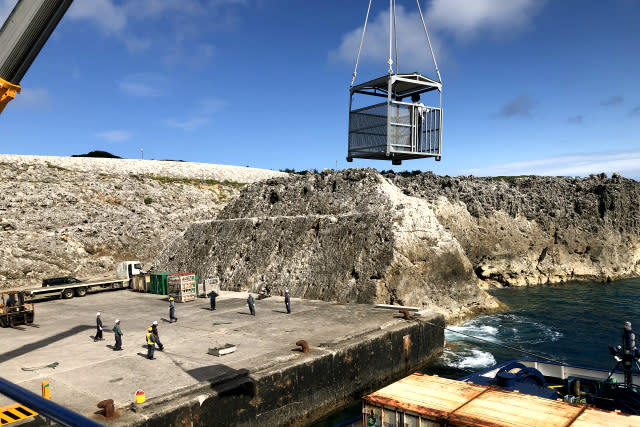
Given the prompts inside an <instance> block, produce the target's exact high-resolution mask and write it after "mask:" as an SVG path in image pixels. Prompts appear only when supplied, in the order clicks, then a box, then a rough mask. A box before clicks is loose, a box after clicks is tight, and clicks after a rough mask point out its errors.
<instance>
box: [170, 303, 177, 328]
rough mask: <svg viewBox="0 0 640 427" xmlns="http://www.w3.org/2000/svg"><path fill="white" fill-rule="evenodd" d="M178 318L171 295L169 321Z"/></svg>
mask: <svg viewBox="0 0 640 427" xmlns="http://www.w3.org/2000/svg"><path fill="white" fill-rule="evenodd" d="M177 321H178V318H177V317H176V302H175V301H174V300H173V297H170V298H169V322H170V323H173V322H177Z"/></svg>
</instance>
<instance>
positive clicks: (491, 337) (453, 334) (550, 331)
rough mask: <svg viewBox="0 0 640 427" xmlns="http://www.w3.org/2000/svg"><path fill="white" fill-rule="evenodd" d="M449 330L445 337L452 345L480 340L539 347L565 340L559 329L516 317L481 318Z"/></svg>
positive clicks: (512, 315) (496, 316)
mask: <svg viewBox="0 0 640 427" xmlns="http://www.w3.org/2000/svg"><path fill="white" fill-rule="evenodd" d="M449 329H450V330H449V331H447V332H446V333H445V339H446V340H447V341H449V342H455V341H474V339H473V338H471V337H477V338H480V339H482V340H486V341H490V342H493V343H497V344H501V343H504V344H507V345H509V344H519V345H535V344H541V343H544V342H554V341H558V340H559V339H561V338H562V337H563V336H564V334H563V332H562V331H560V330H559V329H557V328H554V327H552V326H548V325H545V324H544V323H541V322H538V321H535V320H532V319H530V318H527V317H526V316H522V315H518V314H512V313H511V314H509V313H507V314H505V313H499V314H495V315H487V316H479V317H477V318H476V319H473V320H470V321H469V322H466V323H464V324H462V325H459V326H453V327H450V328H449ZM470 336H471V337H470Z"/></svg>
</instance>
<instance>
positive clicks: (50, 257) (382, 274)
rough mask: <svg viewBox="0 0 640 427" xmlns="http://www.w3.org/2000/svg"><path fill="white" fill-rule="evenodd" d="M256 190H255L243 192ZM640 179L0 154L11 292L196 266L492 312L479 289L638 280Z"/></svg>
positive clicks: (244, 277)
mask: <svg viewBox="0 0 640 427" xmlns="http://www.w3.org/2000/svg"><path fill="white" fill-rule="evenodd" d="M245 183H252V184H250V185H244V184H245ZM639 226H640V184H639V183H638V182H636V181H633V180H629V179H624V178H622V177H620V176H618V175H615V174H614V176H612V177H610V178H608V177H607V176H605V175H597V176H591V177H588V178H553V177H501V178H476V177H457V178H452V177H441V176H437V175H434V174H432V173H421V174H383V175H380V174H378V173H377V172H376V171H374V170H346V171H341V172H331V171H327V172H324V173H321V174H314V173H310V174H306V175H289V174H283V173H279V172H274V171H266V170H259V169H252V168H244V167H233V166H219V165H206V164H196V163H183V162H157V161H149V160H144V161H142V160H124V159H91V158H61V157H43V156H40V157H38V156H10V155H0V241H1V242H2V245H0V287H5V288H6V287H12V288H13V287H25V286H38V285H39V284H40V281H41V280H42V278H44V277H52V276H60V275H74V276H82V277H87V276H91V275H97V274H106V273H110V272H112V269H113V266H114V263H115V262H117V261H121V260H125V259H132V258H133V259H140V260H142V261H143V262H145V263H146V264H147V266H149V265H150V264H151V261H153V260H154V259H156V258H157V262H156V267H157V268H158V269H160V268H163V269H164V268H167V269H172V270H173V269H177V270H183V269H189V270H195V271H197V272H199V273H200V275H201V277H203V278H207V277H218V278H220V279H221V280H222V283H223V286H224V287H226V288H228V289H251V290H257V288H258V287H260V286H261V283H269V284H271V285H272V287H274V289H275V290H282V289H284V288H289V289H290V290H291V291H292V294H293V295H294V296H301V297H302V296H304V297H307V298H318V299H324V300H332V301H358V302H386V303H390V302H393V303H399V304H410V305H426V306H431V307H434V308H437V309H439V310H440V311H441V312H443V313H445V314H447V316H449V317H452V316H466V315H467V314H469V313H473V312H476V311H478V310H483V309H487V310H492V309H494V308H495V307H496V303H495V301H493V300H492V299H491V298H489V297H487V295H486V294H485V293H484V292H482V291H480V290H479V289H478V283H480V285H481V286H486V285H490V284H498V285H537V284H543V283H556V282H562V281H566V280H571V279H577V280H582V279H585V280H601V281H606V280H615V279H619V278H624V277H631V276H640V228H639Z"/></svg>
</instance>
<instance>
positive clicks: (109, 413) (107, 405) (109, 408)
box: [98, 399, 116, 418]
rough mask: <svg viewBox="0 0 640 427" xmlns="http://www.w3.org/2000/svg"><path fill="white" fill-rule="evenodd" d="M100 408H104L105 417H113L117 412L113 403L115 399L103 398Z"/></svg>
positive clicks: (99, 404)
mask: <svg viewBox="0 0 640 427" xmlns="http://www.w3.org/2000/svg"><path fill="white" fill-rule="evenodd" d="M98 408H102V409H104V417H105V418H113V416H114V415H115V414H116V409H115V406H114V405H113V399H106V400H102V401H101V402H99V403H98Z"/></svg>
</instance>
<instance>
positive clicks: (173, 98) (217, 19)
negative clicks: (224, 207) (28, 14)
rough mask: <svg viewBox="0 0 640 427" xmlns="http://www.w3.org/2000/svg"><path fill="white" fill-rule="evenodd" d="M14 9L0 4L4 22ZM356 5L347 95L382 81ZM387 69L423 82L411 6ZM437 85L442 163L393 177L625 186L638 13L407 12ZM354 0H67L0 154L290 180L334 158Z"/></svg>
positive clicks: (469, 5) (639, 57) (374, 24)
mask: <svg viewBox="0 0 640 427" xmlns="http://www.w3.org/2000/svg"><path fill="white" fill-rule="evenodd" d="M15 3H16V0H0V19H1V20H2V21H4V19H5V18H6V16H7V15H8V14H9V12H10V10H11V9H12V8H13V6H14V5H15ZM388 4H389V3H388V1H386V0H373V6H372V13H371V16H370V20H369V24H368V27H367V34H366V38H365V46H364V50H363V54H362V57H361V60H360V65H359V68H358V76H357V79H356V83H358V82H362V81H365V80H367V79H369V78H373V77H379V76H382V75H384V74H386V71H387V64H386V56H387V49H388V42H387V41H386V33H387V30H386V25H388V24H387V16H388ZM397 4H398V18H397V19H398V27H399V30H398V31H399V34H398V38H399V46H400V47H399V50H400V51H399V62H400V72H413V71H420V72H422V73H423V74H425V75H427V76H431V77H433V76H435V72H434V68H433V64H432V61H431V57H430V54H429V52H428V50H427V48H426V41H425V39H424V35H423V34H422V33H421V27H420V25H421V24H420V21H419V17H418V15H417V7H416V3H415V1H411V0H397ZM420 4H421V7H422V10H423V12H424V13H425V17H426V19H427V25H428V28H429V31H430V35H431V37H432V41H433V44H434V47H435V50H436V58H437V60H438V65H439V68H440V72H441V75H442V80H443V109H444V133H443V157H442V161H441V162H435V161H433V160H413V161H405V162H403V164H402V165H401V166H400V167H394V168H393V169H396V170H405V169H406V170H415V169H420V170H425V171H426V170H432V171H434V172H435V173H437V174H441V175H445V174H446V175H468V174H474V175H477V176H484V175H520V174H540V175H564V176H585V175H589V174H591V173H600V172H607V173H609V174H610V173H612V172H614V171H618V172H620V173H621V174H622V175H623V176H626V177H630V178H634V179H636V180H638V179H640V137H639V136H638V135H639V134H640V84H639V83H638V78H639V77H640V54H638V52H640V48H639V46H640V1H638V0H610V1H608V2H596V1H591V0H555V1H553V0H546V1H545V0H509V1H504V0H427V1H424V0H422V1H421V2H420ZM367 5H368V1H367V0H348V1H333V0H325V1H321V2H311V1H302V0H300V1H293V0H289V1H286V0H181V1H176V0H128V1H124V0H75V2H74V4H73V5H72V7H71V9H70V10H69V11H68V12H67V15H66V16H65V17H64V18H63V20H62V22H61V23H60V25H59V26H58V28H57V29H56V31H55V32H54V34H53V36H52V37H51V38H50V40H49V41H48V43H47V44H46V45H45V47H44V48H43V50H42V52H41V53H40V55H39V57H38V58H37V59H36V60H35V62H34V63H33V65H32V66H31V68H30V69H29V71H28V72H27V75H26V76H25V78H24V79H23V80H22V82H21V84H22V86H23V93H22V94H21V95H19V96H18V98H16V100H14V101H12V102H11V103H10V104H9V105H8V106H7V108H6V109H5V111H4V112H3V114H2V115H1V116H0V127H1V128H2V136H0V152H2V153H11V154H38V155H60V156H67V155H71V154H78V153H86V152H88V151H91V150H106V151H109V152H112V153H114V154H117V155H120V156H122V157H127V158H140V155H141V152H140V150H141V149H144V158H145V159H158V160H162V159H173V160H185V161H198V162H205V163H219V164H233V165H240V166H252V167H260V168H266V169H276V170H277V169H284V168H294V169H296V170H303V169H313V168H315V169H318V170H321V169H323V168H335V167H336V162H337V166H338V168H345V167H369V166H371V167H376V168H378V169H390V168H391V164H390V162H382V161H364V160H358V159H356V160H355V161H354V162H353V163H347V162H346V160H345V157H346V152H347V123H348V114H347V113H348V101H349V91H348V89H349V84H350V82H351V74H352V72H353V67H354V63H355V57H356V50H357V45H358V42H359V38H360V30H361V28H362V25H363V23H364V16H365V12H366V9H367Z"/></svg>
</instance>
